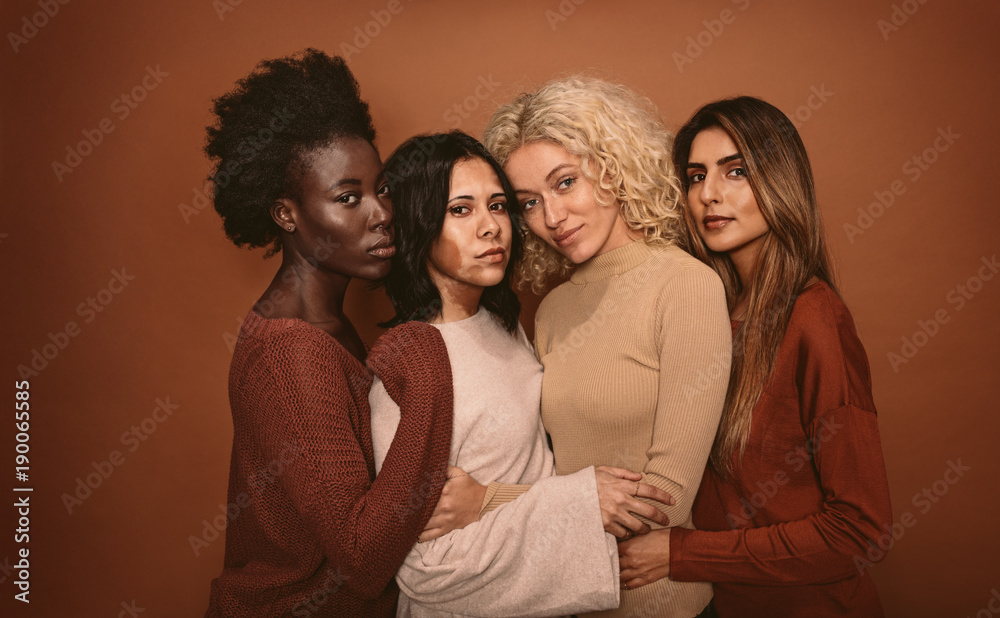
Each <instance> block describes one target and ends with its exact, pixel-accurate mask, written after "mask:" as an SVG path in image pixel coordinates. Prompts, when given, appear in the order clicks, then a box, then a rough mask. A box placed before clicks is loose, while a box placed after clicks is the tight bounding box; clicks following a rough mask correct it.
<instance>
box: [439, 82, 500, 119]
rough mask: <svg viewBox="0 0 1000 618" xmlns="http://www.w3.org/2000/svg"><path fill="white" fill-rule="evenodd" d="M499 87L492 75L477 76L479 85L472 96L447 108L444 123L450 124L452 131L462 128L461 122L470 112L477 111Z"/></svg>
mask: <svg viewBox="0 0 1000 618" xmlns="http://www.w3.org/2000/svg"><path fill="white" fill-rule="evenodd" d="M499 86H500V82H498V81H494V80H493V74H492V73H490V74H489V75H487V76H485V77H484V76H482V75H480V76H479V83H478V84H477V85H476V88H475V90H473V91H472V94H470V95H469V96H467V97H465V98H464V99H462V102H461V103H455V104H454V105H452V106H451V107H449V108H448V109H447V110H446V111H445V113H444V115H443V116H442V118H444V121H445V122H449V123H451V128H452V129H457V128H459V127H460V126H462V121H463V120H465V119H466V118H468V117H469V115H470V114H472V112H474V111H476V110H477V109H479V106H480V105H482V104H483V102H485V101H486V100H488V99H489V98H490V95H491V94H493V93H494V92H495V91H496V89H497V88H498V87H499Z"/></svg>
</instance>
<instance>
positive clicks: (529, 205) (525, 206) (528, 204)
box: [521, 198, 538, 212]
mask: <svg viewBox="0 0 1000 618" xmlns="http://www.w3.org/2000/svg"><path fill="white" fill-rule="evenodd" d="M537 205H538V200H536V199H534V198H532V199H530V200H524V202H522V203H521V210H523V211H524V212H528V211H529V210H532V209H534V208H535V206H537Z"/></svg>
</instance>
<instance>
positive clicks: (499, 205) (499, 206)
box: [490, 202, 507, 212]
mask: <svg viewBox="0 0 1000 618" xmlns="http://www.w3.org/2000/svg"><path fill="white" fill-rule="evenodd" d="M490 210H492V211H493V212H504V211H505V210H507V202H493V203H492V204H490Z"/></svg>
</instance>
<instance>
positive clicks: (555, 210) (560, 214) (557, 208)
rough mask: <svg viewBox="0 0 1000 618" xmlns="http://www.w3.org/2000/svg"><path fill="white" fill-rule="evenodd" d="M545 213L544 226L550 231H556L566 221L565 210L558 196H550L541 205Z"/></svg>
mask: <svg viewBox="0 0 1000 618" xmlns="http://www.w3.org/2000/svg"><path fill="white" fill-rule="evenodd" d="M542 209H543V212H544V213H545V225H546V227H549V228H551V229H553V230H554V229H556V228H558V227H559V224H560V223H562V222H563V221H565V220H566V209H565V208H564V207H563V204H562V201H561V199H560V198H559V197H558V196H550V197H549V198H548V199H546V200H545V202H544V203H543V204H542Z"/></svg>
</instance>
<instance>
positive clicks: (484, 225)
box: [479, 211, 507, 238]
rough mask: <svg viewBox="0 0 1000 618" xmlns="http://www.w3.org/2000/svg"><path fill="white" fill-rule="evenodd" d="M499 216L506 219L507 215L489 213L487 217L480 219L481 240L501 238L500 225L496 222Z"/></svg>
mask: <svg viewBox="0 0 1000 618" xmlns="http://www.w3.org/2000/svg"><path fill="white" fill-rule="evenodd" d="M498 216H502V217H506V216H507V215H506V214H505V213H500V214H497V213H494V212H493V211H487V212H486V214H485V215H483V216H481V217H479V236H480V237H481V238H490V237H493V238H496V237H498V236H500V229H501V228H500V223H499V222H498V221H497V220H496V218H497V217H498Z"/></svg>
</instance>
